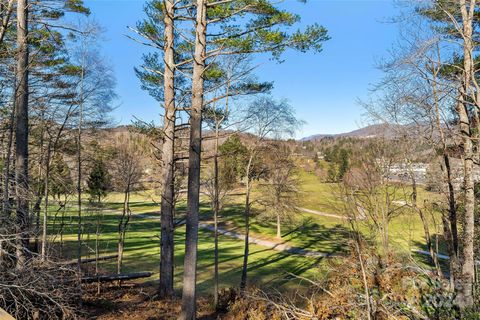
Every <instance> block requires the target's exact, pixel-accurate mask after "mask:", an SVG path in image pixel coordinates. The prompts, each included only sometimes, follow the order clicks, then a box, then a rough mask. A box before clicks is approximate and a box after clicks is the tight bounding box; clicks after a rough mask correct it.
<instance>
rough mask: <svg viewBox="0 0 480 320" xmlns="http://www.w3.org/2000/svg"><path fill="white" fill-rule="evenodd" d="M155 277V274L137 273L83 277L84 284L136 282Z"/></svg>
mask: <svg viewBox="0 0 480 320" xmlns="http://www.w3.org/2000/svg"><path fill="white" fill-rule="evenodd" d="M152 275H153V272H135V273H124V274H111V275H98V276H89V277H83V278H82V282H83V283H93V282H112V281H119V280H134V279H141V278H148V277H151V276H152Z"/></svg>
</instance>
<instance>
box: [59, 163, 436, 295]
mask: <svg viewBox="0 0 480 320" xmlns="http://www.w3.org/2000/svg"><path fill="white" fill-rule="evenodd" d="M300 181H301V193H300V204H299V206H301V207H305V208H308V209H312V210H317V211H324V212H329V213H337V212H336V208H339V207H340V206H343V205H342V203H341V200H339V197H338V196H337V194H338V192H337V189H338V186H337V185H335V184H325V183H320V182H319V181H318V179H317V177H316V176H315V175H314V174H311V173H307V172H302V173H301V175H300ZM237 191H238V192H236V194H235V195H234V196H231V197H229V198H228V201H227V202H226V203H225V205H224V208H223V209H222V212H221V216H220V223H221V226H222V228H226V229H230V230H235V231H237V232H239V233H243V230H244V221H243V219H244V217H243V210H244V205H243V201H244V195H243V194H242V193H241V190H240V189H239V190H237ZM401 192H408V190H402V191H401ZM258 195H259V193H258V192H255V193H254V197H258ZM432 196H433V195H432V194H430V193H427V192H425V191H424V190H421V191H420V194H419V198H420V199H419V203H422V199H426V198H428V197H432ZM122 201H123V195H122V194H119V193H111V194H109V195H108V196H107V197H106V199H105V200H104V204H103V208H102V210H101V214H100V221H101V227H100V236H99V239H100V245H99V247H100V251H101V254H111V253H115V252H116V243H117V224H118V219H119V216H120V213H121V208H122V205H123V203H122ZM131 201H132V202H131V209H132V211H133V217H132V220H131V222H130V224H129V227H128V232H127V239H126V244H125V255H124V271H125V272H134V271H151V272H154V273H155V274H154V276H152V278H151V280H155V279H158V269H159V250H160V249H159V230H160V221H159V216H158V211H159V203H158V202H159V197H158V195H156V194H155V193H154V192H153V191H142V192H136V193H134V194H132V196H131ZM56 209H57V208H55V207H54V206H52V207H51V212H52V215H53V212H55V211H56ZM253 209H254V210H253V216H252V218H251V233H252V236H257V237H262V238H266V239H271V240H272V241H274V240H275V239H274V237H275V235H276V228H275V223H274V221H273V220H271V219H268V218H267V217H265V216H264V215H262V214H261V213H262V210H263V208H262V207H261V206H259V205H258V204H256V205H254V207H253ZM68 211H69V212H67V213H66V218H65V221H66V223H67V225H66V227H65V229H64V241H65V249H64V253H66V254H67V256H70V257H72V258H73V257H75V252H76V249H75V248H76V232H77V230H76V223H77V222H76V214H77V213H76V208H75V207H74V206H72V207H70V208H69V210H68ZM339 211H340V212H341V210H339ZM98 212H99V211H98V210H91V209H87V210H85V212H84V217H83V221H84V230H83V239H84V243H85V245H84V246H83V254H84V256H92V255H93V248H94V238H95V225H96V221H97V214H98ZM177 212H178V216H179V217H181V216H182V214H183V212H185V202H184V201H180V202H179V204H178V207H177ZM142 214H143V215H144V216H141V215H142ZM145 215H146V216H145ZM211 219H212V214H211V211H210V208H209V203H208V199H206V197H204V196H203V197H202V203H201V220H203V221H210V220H211ZM52 220H53V218H52ZM52 220H51V222H50V225H51V230H50V231H51V232H50V234H55V233H57V231H58V222H59V220H58V217H57V220H56V225H55V226H53V221H52ZM54 229H55V230H54ZM282 231H283V232H282V233H283V237H282V241H284V242H287V243H288V244H290V245H291V246H296V247H301V248H306V249H309V250H315V251H320V252H325V253H339V252H345V251H346V250H347V249H348V247H347V246H348V240H349V238H350V237H349V232H350V227H349V225H348V223H347V221H346V220H342V219H336V218H332V217H323V216H318V215H315V214H309V213H304V212H300V211H299V212H295V213H293V214H292V219H291V221H290V222H289V223H284V225H283V229H282ZM361 231H362V232H364V233H365V234H368V233H369V230H368V228H367V227H365V226H362V227H361ZM389 232H390V243H391V245H392V246H393V247H394V248H396V249H397V250H403V251H410V250H411V249H413V248H416V249H424V243H425V241H424V235H423V228H422V224H421V221H420V219H419V217H418V214H416V213H415V212H413V211H412V210H410V211H405V212H404V213H402V215H400V216H398V217H395V218H394V219H393V220H392V221H391V223H390V225H389ZM432 233H433V232H432ZM184 239H185V230H184V227H180V228H178V229H177V230H176V233H175V248H176V249H175V276H176V278H175V281H176V287H177V288H180V281H181V279H182V272H183V270H182V269H183V254H184ZM57 240H58V237H57ZM219 241H220V245H219V247H220V253H219V254H220V282H221V285H222V287H230V286H238V284H239V283H240V274H241V266H242V261H243V250H244V245H243V241H241V240H238V239H233V238H230V237H227V236H220V240H219ZM213 245H214V244H213V234H212V232H210V231H207V230H203V229H200V231H199V244H198V249H199V254H198V257H199V260H198V283H199V290H200V291H201V292H202V293H208V292H209V291H211V287H212V284H213ZM419 260H421V257H419ZM320 262H321V259H315V258H311V257H303V256H299V255H290V254H286V253H281V252H278V251H274V250H271V249H267V248H264V247H260V246H257V245H251V249H250V263H249V276H250V283H252V284H255V285H257V286H274V287H276V288H279V287H280V288H291V287H293V286H295V285H296V283H297V281H291V279H290V280H288V279H289V277H287V276H286V273H287V272H291V273H294V274H298V275H301V276H305V277H313V276H314V275H315V274H316V270H317V269H316V267H315V266H316V265H317V264H318V263H320ZM101 267H102V268H103V269H105V271H106V272H113V271H114V270H115V262H114V261H108V262H102V263H101Z"/></svg>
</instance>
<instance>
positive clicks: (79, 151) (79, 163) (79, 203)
mask: <svg viewBox="0 0 480 320" xmlns="http://www.w3.org/2000/svg"><path fill="white" fill-rule="evenodd" d="M82 63H83V64H82V70H81V75H80V97H79V98H80V99H79V101H80V114H79V119H78V131H77V206H78V216H77V220H78V221H77V272H78V276H79V279H78V286H79V288H80V290H81V282H82V275H81V273H82V131H83V103H84V101H83V80H84V74H85V72H84V66H85V64H84V61H82ZM80 301H81V299H80Z"/></svg>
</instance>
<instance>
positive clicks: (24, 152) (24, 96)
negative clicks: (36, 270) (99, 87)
mask: <svg viewBox="0 0 480 320" xmlns="http://www.w3.org/2000/svg"><path fill="white" fill-rule="evenodd" d="M27 38H28V0H18V1H17V46H18V56H17V75H16V77H17V83H18V90H17V96H16V128H15V141H16V148H15V179H16V194H17V208H16V214H17V221H16V223H17V232H16V236H17V241H16V257H17V268H23V266H24V265H25V262H26V258H27V257H26V256H27V250H28V245H29V232H28V229H29V213H28V193H29V183H28V90H29V87H28V68H29V67H28V55H29V50H28V40H27Z"/></svg>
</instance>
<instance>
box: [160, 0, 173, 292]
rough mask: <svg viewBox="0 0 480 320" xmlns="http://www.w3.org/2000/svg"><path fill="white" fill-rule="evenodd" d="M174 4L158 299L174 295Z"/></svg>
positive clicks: (169, 7) (168, 35)
mask: <svg viewBox="0 0 480 320" xmlns="http://www.w3.org/2000/svg"><path fill="white" fill-rule="evenodd" d="M174 15H175V1H174V0H167V1H165V17H164V24H165V48H164V54H165V58H164V63H165V69H164V107H165V116H164V127H163V131H164V138H163V145H162V185H163V192H162V199H161V218H160V219H161V239H160V282H159V295H160V297H163V298H165V297H172V296H173V294H174V288H173V283H174V262H175V261H174V258H175V256H174V232H175V228H174V224H173V215H174V209H175V208H174V207H175V201H174V192H175V191H174V189H175V186H174V170H175V162H174V161H175V160H174V156H175V118H176V109H175V108H176V106H175V61H174V54H175V52H174V29H173V28H174V26H173V23H174V22H173V20H174Z"/></svg>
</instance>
